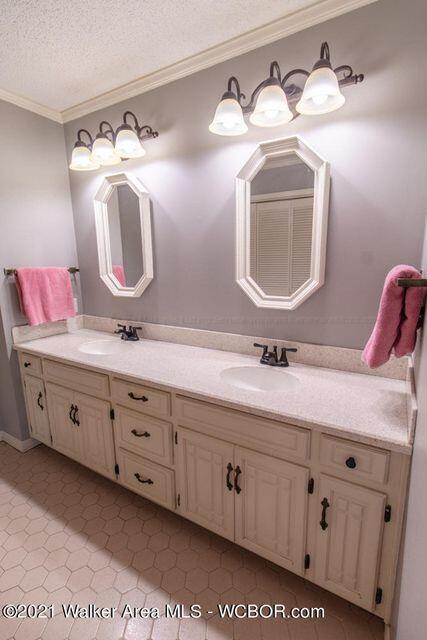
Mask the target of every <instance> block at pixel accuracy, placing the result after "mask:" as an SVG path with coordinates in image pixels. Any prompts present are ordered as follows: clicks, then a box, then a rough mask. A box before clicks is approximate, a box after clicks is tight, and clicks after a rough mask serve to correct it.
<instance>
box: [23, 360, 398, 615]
mask: <svg viewBox="0 0 427 640" xmlns="http://www.w3.org/2000/svg"><path fill="white" fill-rule="evenodd" d="M19 361H20V365H21V373H22V378H23V381H24V384H25V398H26V404H27V412H28V417H29V421H30V428H31V434H32V436H33V437H34V438H37V439H38V440H40V441H41V442H44V443H45V444H47V445H48V446H52V447H53V448H54V449H56V450H58V451H60V452H61V453H63V454H64V455H66V456H69V457H70V458H73V459H74V460H76V461H78V462H80V463H82V464H83V465H86V466H87V467H89V468H91V469H93V470H94V471H97V472H99V473H101V474H102V475H104V476H107V477H109V478H111V479H112V480H114V481H117V482H118V483H120V484H121V485H123V486H125V487H127V488H128V489H130V490H132V491H134V492H136V493H138V494H139V495H141V496H143V497H145V498H147V499H149V500H152V501H153V502H156V503H158V504H160V505H162V506H164V507H166V508H168V509H171V510H172V511H176V512H177V513H179V514H181V515H182V516H184V517H185V518H188V519H189V520H191V521H193V522H196V523H197V524H199V525H201V526H203V527H205V528H206V529H209V530H210V531H213V532H215V533H216V534H218V535H220V536H223V537H225V538H227V539H228V540H231V541H234V542H236V543H237V544H239V545H240V546H242V547H244V548H246V549H248V550H250V551H252V552H254V553H256V554H258V555H260V556H262V557H264V558H266V559H267V560H269V561H271V562H274V563H276V564H278V565H280V566H282V567H284V568H286V569H288V570H290V571H292V572H294V573H296V574H298V575H300V576H304V577H305V578H306V579H307V580H310V581H312V582H314V583H316V584H317V585H319V586H321V587H323V588H325V589H327V590H329V591H332V592H333V593H335V594H337V595H339V596H341V597H343V598H345V599H346V600H348V601H350V602H352V603H355V604H357V605H359V606H360V607H363V608H365V609H367V610H368V611H372V612H374V613H376V614H377V615H379V616H380V617H382V618H384V619H385V620H386V621H389V620H390V617H391V613H392V602H393V591H394V583H395V576H396V572H397V563H398V554H399V546H400V538H401V531H402V523H403V515H404V507H405V500H406V491H407V479H408V473H409V465H410V456H409V455H407V454H405V453H401V452H399V451H396V450H394V449H393V447H390V449H387V448H380V447H378V446H375V445H372V444H367V443H366V442H363V440H360V439H358V440H354V439H353V440H352V439H351V436H350V434H349V437H348V438H346V437H343V436H345V435H346V433H347V432H346V431H344V430H343V431H342V434H341V433H340V432H337V431H332V432H331V430H329V431H328V430H327V429H324V428H321V427H316V426H315V425H313V426H301V425H295V424H292V423H290V422H285V421H283V420H280V419H272V418H269V417H265V416H260V415H256V414H255V413H251V412H250V411H249V410H246V411H245V410H244V409H245V408H244V407H243V408H241V409H234V408H230V407H227V406H222V405H221V403H220V402H219V401H218V400H216V401H215V402H209V401H206V400H201V399H199V398H194V397H191V394H188V395H182V394H181V393H179V392H177V391H176V390H175V389H173V388H168V387H165V386H162V385H153V384H151V383H147V382H146V381H143V380H139V379H135V378H132V377H126V376H124V377H121V376H120V375H119V374H118V373H117V372H114V371H99V370H95V369H93V368H92V367H91V366H90V365H89V366H88V365H86V366H82V367H79V366H76V365H74V364H73V363H68V362H62V361H59V358H57V359H56V360H55V359H51V358H50V357H48V355H46V356H36V355H32V354H30V353H26V352H20V354H19ZM349 438H350V439H349Z"/></svg>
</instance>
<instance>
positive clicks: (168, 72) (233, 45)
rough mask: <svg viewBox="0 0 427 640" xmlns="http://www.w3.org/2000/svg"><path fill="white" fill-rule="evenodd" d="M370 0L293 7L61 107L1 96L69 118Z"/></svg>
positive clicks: (0, 93) (0, 94)
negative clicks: (154, 68) (194, 53)
mask: <svg viewBox="0 0 427 640" xmlns="http://www.w3.org/2000/svg"><path fill="white" fill-rule="evenodd" d="M373 2H377V0H319V1H318V2H317V3H316V4H314V5H312V6H311V7H306V8H304V9H300V10H298V11H295V12H294V13H291V14H288V15H286V16H284V17H283V18H279V19H278V20H275V21H274V22H270V23H269V24H267V25H264V26H263V27H259V28H257V29H253V30H252V31H249V32H247V33H244V34H243V35H241V36H237V37H236V38H233V39H231V40H228V41H227V42H224V43H223V44H220V45H217V46H215V47H211V48H210V49H206V50H205V51H202V52H201V53H198V54H196V55H194V56H190V57H189V58H186V59H185V60H181V61H180V62H177V63H175V64H172V65H169V66H168V67H164V68H163V69H159V70H158V71H154V72H153V73H150V74H147V75H145V76H142V77H141V78H138V79H137V80H134V81H133V82H129V83H127V84H124V85H122V86H121V87H117V88H116V89H112V90H111V91H108V92H106V93H103V94H101V95H99V96H96V97H95V98H91V99H90V100H86V101H85V102H81V103H80V104H76V105H74V106H73V107H70V108H68V109H64V110H63V111H57V110H55V109H51V108H50V107H47V106H44V105H41V104H38V103H37V102H34V101H33V100H30V99H28V98H24V97H22V96H18V95H16V94H13V93H10V92H9V91H4V90H3V89H0V100H5V101H6V102H11V103H12V104H15V105H17V106H18V107H22V108H23V109H28V110H29V111H33V112H34V113H37V114H39V115H41V116H44V117H45V118H49V119H50V120H54V121H55V122H60V123H65V122H70V121H72V120H76V119H77V118H81V117H82V116H85V115H88V114H89V113H93V112H94V111H98V110H99V109H104V108H106V107H110V106H111V105H113V104H117V103H118V102H122V101H123V100H126V99H128V98H133V97H135V96H137V95H140V94H142V93H146V92H147V91H151V90H152V89H155V88H157V87H160V86H162V85H164V84H168V83H169V82H173V81H174V80H179V78H184V77H185V76H189V75H191V74H193V73H196V72H197V71H202V70H203V69H207V68H208V67H213V66H214V65H216V64H219V63H221V62H225V61H226V60H229V59H231V58H235V57H236V56H239V55H242V54H243V53H247V52H248V51H253V50H254V49H257V48H259V47H262V46H264V45H266V44H270V43H271V42H275V41H276V40H280V39H282V38H286V37H287V36H290V35H292V34H294V33H297V32H298V31H302V30H303V29H307V28H308V27H312V26H314V25H316V24H320V23H321V22H326V21H327V20H331V19H332V18H336V17H337V16H340V15H342V14H344V13H348V12H350V11H354V9H359V8H360V7H364V6H366V5H368V4H372V3H373Z"/></svg>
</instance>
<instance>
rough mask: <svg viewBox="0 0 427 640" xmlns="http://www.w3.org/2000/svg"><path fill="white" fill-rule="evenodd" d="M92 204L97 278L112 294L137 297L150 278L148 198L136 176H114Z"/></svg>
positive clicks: (149, 205)
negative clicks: (96, 254) (96, 253)
mask: <svg viewBox="0 0 427 640" xmlns="http://www.w3.org/2000/svg"><path fill="white" fill-rule="evenodd" d="M94 204H95V220H96V235H97V242H98V258H99V275H100V277H101V279H102V280H103V282H104V283H105V284H106V285H107V287H108V288H109V289H110V291H111V292H112V293H113V295H115V296H127V297H134V298H135V297H138V296H140V295H141V294H142V292H143V291H144V290H145V289H146V288H147V286H148V285H149V284H150V282H151V280H152V279H153V251H152V241H151V204H150V196H149V194H148V192H147V190H146V189H145V187H144V186H143V185H142V183H141V182H140V181H139V180H138V179H137V178H135V176H132V175H131V174H128V173H117V174H115V175H112V176H106V177H105V178H104V179H103V181H102V184H101V186H100V188H99V189H98V191H97V193H96V195H95V201H94Z"/></svg>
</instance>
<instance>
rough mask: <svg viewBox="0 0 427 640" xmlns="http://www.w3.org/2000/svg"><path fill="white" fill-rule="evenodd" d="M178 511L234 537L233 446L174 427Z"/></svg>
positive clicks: (212, 528) (220, 533)
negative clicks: (176, 453) (176, 454)
mask: <svg viewBox="0 0 427 640" xmlns="http://www.w3.org/2000/svg"><path fill="white" fill-rule="evenodd" d="M176 441H177V450H178V483H179V499H178V509H179V512H180V513H181V514H182V515H184V516H185V517H186V518H188V519H189V520H193V521H194V522H197V524H200V525H201V526H202V527H206V529H210V530H211V531H214V532H215V533H217V534H219V535H220V536H223V537H224V538H228V539H229V540H234V484H233V478H234V475H233V470H234V447H233V445H232V444H230V443H228V442H223V441H222V440H218V439H217V438H211V437H209V436H206V435H203V434H201V433H196V432H195V431H190V430H189V429H182V428H179V429H178V430H177V439H176Z"/></svg>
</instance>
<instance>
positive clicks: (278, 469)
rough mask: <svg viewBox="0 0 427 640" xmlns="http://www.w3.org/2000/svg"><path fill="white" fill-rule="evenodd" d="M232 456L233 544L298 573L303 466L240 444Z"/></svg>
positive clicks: (302, 524) (305, 474)
mask: <svg viewBox="0 0 427 640" xmlns="http://www.w3.org/2000/svg"><path fill="white" fill-rule="evenodd" d="M234 461H235V470H236V473H237V474H238V479H237V491H236V496H235V513H236V542H237V544H240V545H241V546H242V547H246V549H250V550H251V551H253V552H254V553H257V554H259V555H261V556H264V557H265V558H268V560H271V561H272V562H275V563H276V564H278V565H280V566H282V567H285V568H286V569H289V570H291V571H294V572H296V573H303V571H304V555H305V541H306V526H307V502H308V491H307V484H308V476H309V471H308V469H306V468H304V467H300V466H298V465H296V464H291V463H290V462H284V461H283V460H277V459H276V458H272V457H270V456H265V455H263V454H260V453H256V452H254V451H249V450H247V449H242V448H240V447H236V450H235V458H234ZM239 489H240V490H239Z"/></svg>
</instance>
